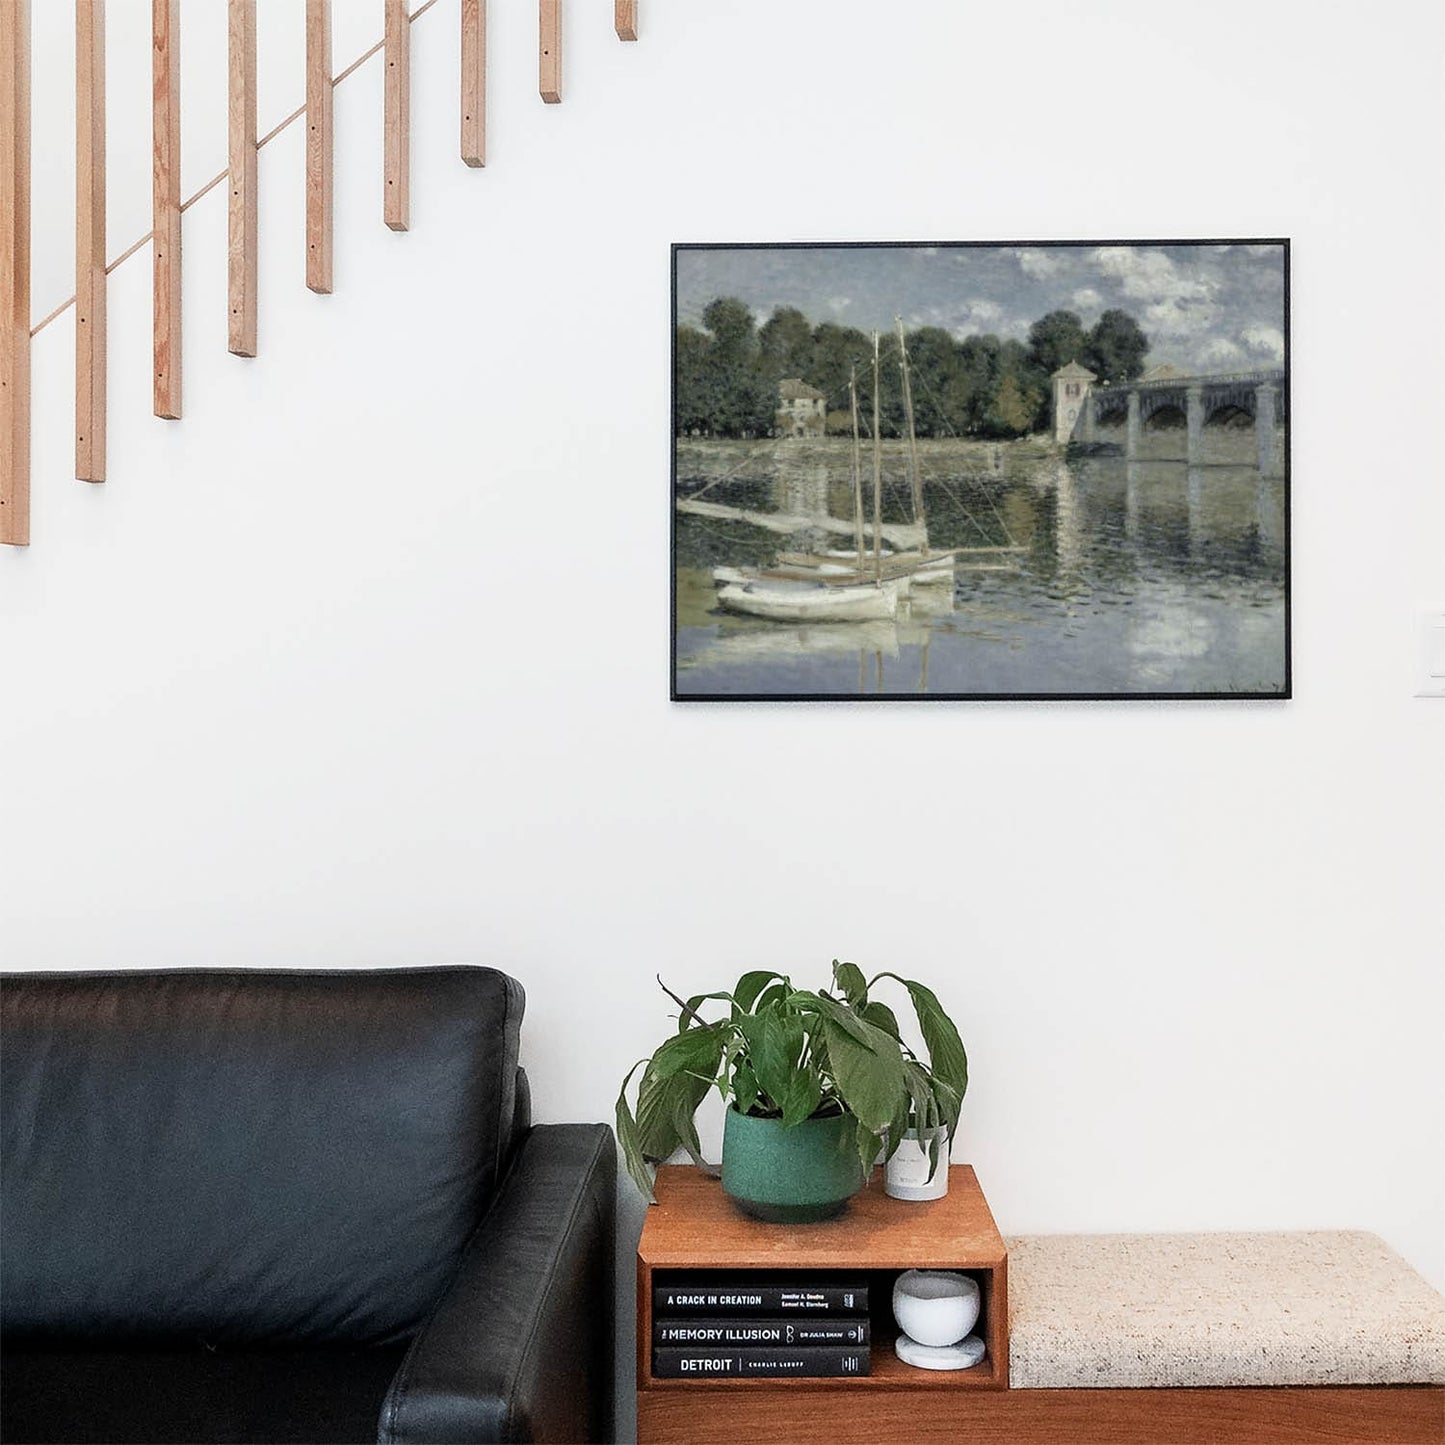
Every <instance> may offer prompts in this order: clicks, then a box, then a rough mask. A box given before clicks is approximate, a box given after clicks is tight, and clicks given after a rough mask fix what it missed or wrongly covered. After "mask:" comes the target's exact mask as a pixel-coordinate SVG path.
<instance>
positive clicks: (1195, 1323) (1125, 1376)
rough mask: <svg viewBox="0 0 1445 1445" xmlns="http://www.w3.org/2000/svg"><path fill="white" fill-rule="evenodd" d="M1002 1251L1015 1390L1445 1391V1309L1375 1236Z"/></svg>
mask: <svg viewBox="0 0 1445 1445" xmlns="http://www.w3.org/2000/svg"><path fill="white" fill-rule="evenodd" d="M1007 1243H1008V1252H1009V1381H1010V1384H1012V1385H1013V1386H1015V1387H1022V1388H1025V1389H1030V1388H1032V1389H1069V1388H1075V1389H1079V1388H1083V1389H1090V1388H1093V1389H1103V1388H1117V1387H1121V1386H1122V1387H1129V1386H1136V1387H1148V1386H1154V1387H1187V1386H1207V1385H1404V1384H1411V1385H1421V1384H1439V1383H1442V1382H1445V1299H1442V1297H1441V1296H1440V1295H1439V1294H1438V1293H1437V1292H1436V1291H1435V1290H1433V1289H1432V1288H1431V1287H1430V1286H1429V1285H1428V1284H1426V1283H1425V1281H1424V1280H1423V1279H1421V1278H1420V1276H1419V1275H1418V1274H1416V1273H1415V1271H1414V1270H1413V1269H1411V1268H1410V1266H1409V1265H1408V1264H1406V1263H1405V1261H1404V1260H1402V1259H1401V1258H1400V1257H1399V1255H1397V1254H1395V1253H1394V1251H1393V1250H1391V1249H1389V1248H1388V1247H1387V1246H1386V1245H1385V1244H1384V1242H1383V1241H1382V1240H1380V1239H1378V1238H1377V1237H1376V1236H1375V1235H1373V1234H1365V1233H1359V1232H1353V1231H1326V1232H1312V1233H1290V1234H1095V1235H1078V1234H1074V1235H1025V1236H1021V1237H1017V1238H1013V1239H1010V1240H1008V1241H1007Z"/></svg>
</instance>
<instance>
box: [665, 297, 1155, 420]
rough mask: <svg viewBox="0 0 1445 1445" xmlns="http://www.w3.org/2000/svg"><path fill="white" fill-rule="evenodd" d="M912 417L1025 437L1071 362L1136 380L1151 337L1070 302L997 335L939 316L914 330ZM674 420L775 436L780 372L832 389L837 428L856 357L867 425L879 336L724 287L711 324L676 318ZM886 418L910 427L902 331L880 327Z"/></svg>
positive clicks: (1115, 378)
mask: <svg viewBox="0 0 1445 1445" xmlns="http://www.w3.org/2000/svg"><path fill="white" fill-rule="evenodd" d="M907 345H908V362H909V369H910V374H911V381H912V390H913V411H914V423H915V426H916V428H917V432H918V435H919V436H925V437H945V436H978V437H996V438H1003V437H1016V436H1023V435H1025V434H1027V433H1029V432H1033V431H1037V430H1040V429H1041V428H1043V427H1046V426H1047V425H1048V421H1049V408H1050V404H1051V400H1052V386H1051V384H1050V380H1049V378H1050V377H1051V376H1052V374H1053V373H1054V372H1055V371H1057V370H1058V369H1059V368H1060V367H1061V366H1066V365H1068V363H1069V362H1071V361H1078V362H1080V363H1081V364H1083V365H1084V366H1087V367H1088V368H1089V370H1090V371H1092V372H1094V373H1095V374H1096V375H1097V376H1098V377H1099V379H1100V380H1101V381H1107V382H1120V381H1133V380H1134V379H1135V378H1136V377H1138V376H1139V375H1140V374H1141V373H1142V371H1143V370H1144V358H1145V356H1146V355H1147V354H1148V351H1149V340H1148V338H1147V337H1146V336H1145V334H1144V332H1143V331H1142V330H1141V329H1140V327H1139V323H1138V322H1137V321H1135V319H1134V318H1133V317H1132V316H1131V315H1130V314H1129V313H1128V312H1127V311H1118V310H1111V311H1106V312H1104V314H1103V315H1102V316H1101V317H1100V318H1099V320H1098V321H1097V322H1096V323H1095V324H1094V325H1093V326H1092V327H1088V328H1086V327H1085V326H1084V324H1083V322H1082V320H1081V319H1080V318H1079V317H1078V316H1077V315H1076V314H1075V313H1074V312H1072V311H1051V312H1049V314H1048V315H1047V316H1043V317H1040V319H1039V320H1037V321H1035V322H1034V324H1033V325H1032V326H1031V327H1030V328H1029V336H1028V341H1027V342H1023V341H1018V340H1014V339H1012V338H1009V339H1000V338H999V337H997V336H993V335H984V336H965V337H963V338H962V339H961V340H960V339H958V338H956V337H955V336H954V335H953V334H952V333H951V332H948V331H945V330H944V329H943V328H942V327H938V326H924V327H920V328H919V329H917V330H916V331H910V332H908V333H907ZM676 346H677V350H676V386H675V390H674V403H673V404H674V415H673V422H674V426H675V428H676V430H677V432H678V434H679V435H693V434H698V435H704V436H724V437H756V436H767V435H768V434H769V433H770V432H771V431H773V429H774V427H775V425H776V422H777V410H778V383H779V382H780V381H782V380H783V379H784V378H789V377H797V378H799V379H800V380H802V381H804V382H806V383H807V384H808V385H809V386H812V387H814V388H816V389H817V390H818V391H820V392H822V393H823V395H824V396H825V397H826V398H827V409H828V419H827V429H828V431H829V432H833V433H847V432H851V430H852V422H851V419H850V412H849V402H848V378H849V374H850V372H851V371H852V370H853V369H854V368H855V367H856V370H857V378H858V407H859V411H860V413H861V419H862V425H863V430H864V432H865V434H866V433H867V432H868V430H869V428H870V427H871V424H872V422H871V419H872V413H873V340H872V337H871V336H870V335H868V334H866V333H864V332H862V331H859V330H857V329H856V328H855V327H851V326H839V325H837V324H836V323H835V322H832V321H824V322H820V323H819V324H818V325H816V326H815V325H813V323H812V322H810V321H809V320H808V318H807V317H806V316H805V315H804V314H803V313H802V312H801V311H799V310H797V308H796V307H792V306H779V307H777V308H776V309H775V310H774V311H773V314H772V315H771V316H770V317H769V318H768V319H767V320H766V321H765V322H763V324H762V325H761V326H759V325H758V324H757V320H756V318H755V317H754V315H753V311H752V308H751V307H750V306H748V305H747V304H746V302H743V301H740V300H738V299H737V298H736V297H733V296H721V297H718V298H717V299H716V300H714V301H711V302H709V303H708V305H707V306H706V307H705V308H704V309H703V313H702V325H701V326H700V327H698V326H692V325H689V324H686V323H680V324H679V325H678V326H677V329H676ZM879 350H880V357H881V366H880V371H879V376H880V384H879V388H878V391H879V395H878V403H879V430H880V431H881V433H882V434H883V435H884V436H901V435H902V434H903V432H904V429H905V418H904V403H903V384H902V378H901V373H900V369H899V364H898V362H899V357H898V338H897V336H896V334H894V333H886V334H884V335H883V336H882V337H881V338H880V348H879Z"/></svg>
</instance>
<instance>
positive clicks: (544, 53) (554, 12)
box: [537, 0, 562, 105]
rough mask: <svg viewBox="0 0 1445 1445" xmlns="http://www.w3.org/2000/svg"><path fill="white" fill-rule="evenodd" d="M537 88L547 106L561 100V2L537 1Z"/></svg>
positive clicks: (550, 0)
mask: <svg viewBox="0 0 1445 1445" xmlns="http://www.w3.org/2000/svg"><path fill="white" fill-rule="evenodd" d="M537 22H538V24H537V30H538V36H537V69H538V88H539V89H540V90H541V92H542V99H543V100H545V101H546V102H547V104H548V105H556V104H557V102H558V101H560V100H561V99H562V0H537Z"/></svg>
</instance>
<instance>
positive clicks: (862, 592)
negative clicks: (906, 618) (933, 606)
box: [717, 580, 898, 622]
mask: <svg viewBox="0 0 1445 1445" xmlns="http://www.w3.org/2000/svg"><path fill="white" fill-rule="evenodd" d="M717 600H718V602H719V603H721V604H722V606H724V607H726V608H727V609H728V610H729V611H730V612H741V613H744V614H746V615H747V616H749V617H765V618H767V619H768V620H769V621H772V622H876V621H882V620H885V619H887V618H890V617H894V616H896V615H897V613H898V587H897V584H896V583H893V582H864V583H859V584H849V585H846V586H836V587H830V586H828V585H827V584H825V583H812V582H781V581H772V580H769V581H756V582H741V583H739V582H729V583H727V584H725V585H724V586H723V587H721V588H720V589H719V590H718V594H717Z"/></svg>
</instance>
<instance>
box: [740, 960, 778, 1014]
mask: <svg viewBox="0 0 1445 1445" xmlns="http://www.w3.org/2000/svg"><path fill="white" fill-rule="evenodd" d="M782 977H783V975H782V974H780V973H775V972H774V971H773V970H772V969H768V968H758V969H754V970H753V971H752V972H751V973H745V974H744V975H743V976H742V977H741V978H740V979H739V980H738V985H737V987H736V988H735V989H734V990H733V1004H734V1005H735V1006H736V1008H737V1009H738V1011H739V1012H741V1013H751V1012H752V1011H753V1005H754V1004H756V1003H757V1001H758V995H759V994H760V993H762V991H763V990H764V989H765V988H767V986H768V985H769V984H770V983H772V982H773V981H774V980H775V979H780V978H782Z"/></svg>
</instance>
